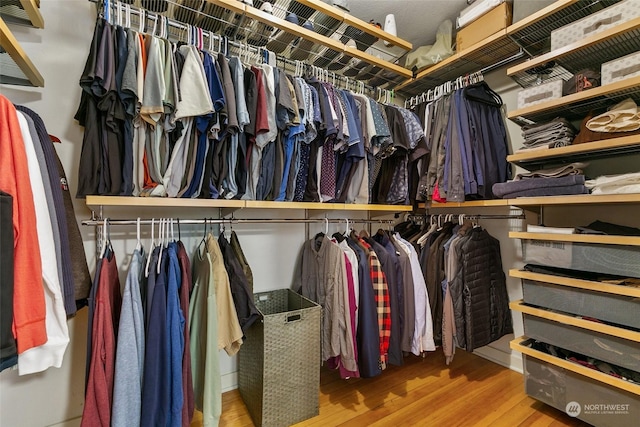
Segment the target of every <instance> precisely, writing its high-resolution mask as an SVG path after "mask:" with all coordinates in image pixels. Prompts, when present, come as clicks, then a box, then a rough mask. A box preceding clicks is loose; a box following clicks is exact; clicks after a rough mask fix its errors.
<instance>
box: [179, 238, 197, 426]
mask: <svg viewBox="0 0 640 427" xmlns="http://www.w3.org/2000/svg"><path fill="white" fill-rule="evenodd" d="M178 261H179V263H180V271H181V284H180V309H181V310H182V315H183V316H184V317H185V319H184V329H183V333H184V353H183V356H182V387H183V388H182V394H183V396H184V404H183V405H182V427H189V426H190V425H191V420H192V419H193V410H194V401H193V378H192V376H191V339H190V329H189V327H190V323H189V322H190V317H189V295H190V294H191V285H192V281H191V264H190V262H189V256H188V255H187V251H186V249H185V247H184V245H183V244H182V242H181V241H178Z"/></svg>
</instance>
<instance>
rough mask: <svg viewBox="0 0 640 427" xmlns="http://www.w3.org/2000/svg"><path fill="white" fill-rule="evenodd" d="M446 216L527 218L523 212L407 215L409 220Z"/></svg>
mask: <svg viewBox="0 0 640 427" xmlns="http://www.w3.org/2000/svg"><path fill="white" fill-rule="evenodd" d="M446 216H451V217H453V218H459V217H463V218H464V219H469V220H477V219H526V216H525V214H524V212H521V213H519V214H510V215H490V214H485V215H469V214H445V213H441V214H409V215H407V219H412V218H415V219H422V218H426V217H439V218H444V217H446Z"/></svg>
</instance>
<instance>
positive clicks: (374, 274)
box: [360, 239, 391, 369]
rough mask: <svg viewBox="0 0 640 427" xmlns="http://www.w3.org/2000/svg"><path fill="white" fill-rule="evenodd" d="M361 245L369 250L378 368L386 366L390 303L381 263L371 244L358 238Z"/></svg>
mask: <svg viewBox="0 0 640 427" xmlns="http://www.w3.org/2000/svg"><path fill="white" fill-rule="evenodd" d="M360 241H361V242H362V244H363V246H364V247H365V248H367V250H368V251H369V272H370V274H371V282H372V283H373V291H374V296H375V301H376V307H377V311H378V329H379V331H380V368H381V369H385V368H386V367H387V357H388V353H389V337H390V336H391V305H390V303H389V287H388V286H387V278H386V277H385V275H384V271H382V265H381V264H380V260H379V259H378V256H377V255H376V253H375V251H374V250H373V249H372V248H371V246H370V245H369V244H368V243H367V242H365V241H364V240H362V239H360Z"/></svg>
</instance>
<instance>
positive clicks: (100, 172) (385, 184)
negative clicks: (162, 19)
mask: <svg viewBox="0 0 640 427" xmlns="http://www.w3.org/2000/svg"><path fill="white" fill-rule="evenodd" d="M80 86H81V87H82V89H83V91H82V98H81V102H80V105H79V107H78V110H77V113H76V115H75V118H76V119H77V120H78V121H79V123H80V124H81V125H82V126H84V128H85V133H84V141H83V148H82V153H81V159H80V165H79V187H78V192H77V196H78V197H84V196H86V195H89V194H109V195H135V196H169V197H185V198H196V197H200V198H226V199H245V200H254V199H255V200H277V201H293V200H295V201H323V202H329V201H331V202H339V203H385V204H408V203H409V202H410V201H411V200H413V199H414V198H415V192H412V191H411V189H413V188H417V175H418V173H417V163H416V162H417V160H418V159H419V158H421V157H422V156H424V155H425V154H426V150H425V149H424V148H423V147H422V146H419V143H420V141H423V140H424V138H423V130H422V128H421V126H420V122H419V119H418V118H417V117H416V115H415V114H414V113H412V112H410V111H408V110H405V109H402V108H400V107H396V106H391V105H384V104H380V103H378V102H375V101H373V100H372V99H370V98H368V97H366V96H363V95H359V94H354V93H352V92H350V91H347V90H342V89H338V88H336V87H334V86H333V85H331V84H329V83H326V82H321V81H319V80H317V79H316V78H314V77H307V78H303V77H299V76H295V77H292V76H290V75H288V74H286V73H285V72H284V71H282V70H280V69H278V68H276V67H272V66H270V65H267V64H260V65H255V66H249V65H246V64H243V63H242V62H241V61H240V60H239V59H238V58H233V57H232V58H227V57H226V56H225V55H223V54H218V55H216V57H213V56H212V55H211V54H210V53H209V52H206V51H198V50H197V49H196V47H195V46H191V45H178V46H176V45H174V44H172V43H171V42H169V41H167V40H164V39H160V38H158V37H155V36H150V35H143V34H138V33H136V32H135V31H133V30H131V29H124V28H122V27H119V26H113V25H111V24H109V23H108V22H106V21H104V20H102V19H99V20H98V21H97V23H96V27H95V31H94V36H93V40H92V45H91V49H90V53H89V56H88V58H87V62H86V65H85V69H84V72H83V74H82V77H81V79H80Z"/></svg>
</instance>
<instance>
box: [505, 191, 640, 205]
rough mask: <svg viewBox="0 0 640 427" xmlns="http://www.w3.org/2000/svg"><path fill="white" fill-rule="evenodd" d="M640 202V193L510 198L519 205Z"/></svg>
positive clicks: (512, 203)
mask: <svg viewBox="0 0 640 427" xmlns="http://www.w3.org/2000/svg"><path fill="white" fill-rule="evenodd" d="M617 203H630V204H633V203H640V194H595V195H593V194H578V195H573V196H544V197H518V198H517V199H509V204H510V205H512V206H518V207H532V206H533V207H538V206H554V205H556V206H558V205H560V206H566V205H593V204H596V205H598V204H617Z"/></svg>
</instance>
